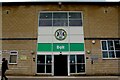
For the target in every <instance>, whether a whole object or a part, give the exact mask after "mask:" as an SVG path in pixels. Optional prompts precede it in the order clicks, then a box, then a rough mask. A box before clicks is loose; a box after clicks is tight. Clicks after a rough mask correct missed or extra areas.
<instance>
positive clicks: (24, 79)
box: [8, 76, 120, 80]
mask: <svg viewBox="0 0 120 80" xmlns="http://www.w3.org/2000/svg"><path fill="white" fill-rule="evenodd" d="M8 78H9V79H8V80H120V76H119V77H118V76H83V77H64V76H62V77H55V76H54V77H32V76H8Z"/></svg>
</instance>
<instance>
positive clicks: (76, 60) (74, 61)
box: [70, 55, 85, 73]
mask: <svg viewBox="0 0 120 80" xmlns="http://www.w3.org/2000/svg"><path fill="white" fill-rule="evenodd" d="M80 72H85V59H84V55H70V73H80Z"/></svg>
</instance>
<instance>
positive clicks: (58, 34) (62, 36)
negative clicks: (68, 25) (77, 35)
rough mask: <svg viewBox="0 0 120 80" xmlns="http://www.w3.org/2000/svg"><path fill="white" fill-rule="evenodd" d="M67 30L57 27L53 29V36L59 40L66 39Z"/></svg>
mask: <svg viewBox="0 0 120 80" xmlns="http://www.w3.org/2000/svg"><path fill="white" fill-rule="evenodd" d="M66 37H67V32H66V31H65V30H64V29H58V30H56V31H55V38H56V39H57V40H59V41H62V40H64V39H66Z"/></svg>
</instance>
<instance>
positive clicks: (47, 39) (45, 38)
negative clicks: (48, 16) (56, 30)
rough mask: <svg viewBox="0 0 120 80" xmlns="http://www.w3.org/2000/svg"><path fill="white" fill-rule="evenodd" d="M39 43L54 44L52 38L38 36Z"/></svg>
mask: <svg viewBox="0 0 120 80" xmlns="http://www.w3.org/2000/svg"><path fill="white" fill-rule="evenodd" d="M38 43H52V36H38Z"/></svg>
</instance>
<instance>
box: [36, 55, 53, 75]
mask: <svg viewBox="0 0 120 80" xmlns="http://www.w3.org/2000/svg"><path fill="white" fill-rule="evenodd" d="M37 73H52V55H37Z"/></svg>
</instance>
